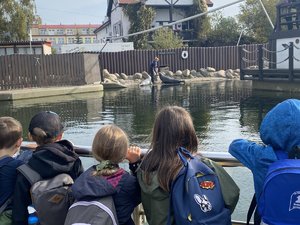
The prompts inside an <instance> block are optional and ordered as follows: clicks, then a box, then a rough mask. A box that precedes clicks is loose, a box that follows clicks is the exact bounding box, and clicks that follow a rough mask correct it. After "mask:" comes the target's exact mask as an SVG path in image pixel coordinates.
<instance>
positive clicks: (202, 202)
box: [194, 194, 212, 212]
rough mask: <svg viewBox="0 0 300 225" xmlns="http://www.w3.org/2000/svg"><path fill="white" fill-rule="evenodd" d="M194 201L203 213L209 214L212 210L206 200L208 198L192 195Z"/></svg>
mask: <svg viewBox="0 0 300 225" xmlns="http://www.w3.org/2000/svg"><path fill="white" fill-rule="evenodd" d="M194 199H195V201H196V202H197V204H198V205H199V206H200V209H201V210H202V211H203V212H209V211H211V209H212V205H211V203H210V201H209V200H208V198H207V197H206V196H205V195H202V196H201V195H198V194H194Z"/></svg>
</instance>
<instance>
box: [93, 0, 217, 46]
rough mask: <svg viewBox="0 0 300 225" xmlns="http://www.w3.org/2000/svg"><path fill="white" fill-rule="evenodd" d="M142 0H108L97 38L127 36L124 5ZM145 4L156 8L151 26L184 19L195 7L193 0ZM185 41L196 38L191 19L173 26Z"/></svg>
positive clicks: (153, 0) (147, 0) (152, 0)
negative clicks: (189, 10)
mask: <svg viewBox="0 0 300 225" xmlns="http://www.w3.org/2000/svg"><path fill="white" fill-rule="evenodd" d="M140 1H141V0H108V7H107V13H106V18H105V21H104V23H103V24H102V25H101V27H98V28H97V29H96V30H95V34H96V37H97V40H99V42H106V41H107V40H108V39H109V37H118V36H126V35H127V34H128V31H129V28H130V21H129V19H128V16H127V15H126V14H125V13H124V10H123V7H124V6H126V5H130V4H136V3H140ZM206 3H207V6H209V7H212V6H213V3H212V2H211V1H210V0H206ZM143 4H145V5H146V6H151V7H153V9H154V10H155V12H156V13H155V18H154V19H153V21H152V24H151V27H152V28H154V27H157V26H162V25H166V24H168V23H170V22H174V21H177V20H181V19H184V18H186V17H188V16H187V11H188V9H190V8H191V7H194V3H193V0H177V1H165V0H144V2H143ZM173 30H176V31H177V32H178V33H179V35H180V36H181V37H182V38H183V40H184V41H186V42H188V41H192V39H194V38H195V37H194V35H193V33H194V32H193V27H192V24H191V22H190V21H186V22H183V23H179V24H176V25H174V26H173ZM110 41H112V42H123V40H122V39H113V40H110Z"/></svg>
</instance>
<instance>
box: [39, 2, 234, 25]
mask: <svg viewBox="0 0 300 225" xmlns="http://www.w3.org/2000/svg"><path fill="white" fill-rule="evenodd" d="M211 1H212V2H213V3H214V7H213V8H209V9H214V8H217V7H220V6H223V5H226V4H228V3H230V2H235V1H236V0H211ZM35 3H36V9H37V14H38V15H39V16H41V18H42V22H43V24H45V23H46V24H60V23H61V24H89V23H92V24H101V23H102V21H103V20H104V18H105V15H106V9H107V0H51V1H46V0H35ZM238 11H239V7H238V4H236V5H233V6H230V7H227V8H226V9H223V14H224V15H225V16H230V15H235V14H237V13H238Z"/></svg>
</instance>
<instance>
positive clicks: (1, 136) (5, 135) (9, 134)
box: [0, 116, 23, 149]
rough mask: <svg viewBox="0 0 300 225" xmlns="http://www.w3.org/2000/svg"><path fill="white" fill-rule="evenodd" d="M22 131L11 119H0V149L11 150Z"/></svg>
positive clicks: (19, 125) (19, 124) (20, 126)
mask: <svg viewBox="0 0 300 225" xmlns="http://www.w3.org/2000/svg"><path fill="white" fill-rule="evenodd" d="M22 134H23V129H22V125H21V123H20V122H19V121H18V120H16V119H14V118H12V117H8V116H6V117H0V149H4V148H11V147H12V146H13V145H14V144H15V143H16V142H17V141H18V140H19V139H20V138H22Z"/></svg>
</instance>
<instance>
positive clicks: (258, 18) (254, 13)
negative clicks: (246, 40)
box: [238, 0, 279, 43]
mask: <svg viewBox="0 0 300 225" xmlns="http://www.w3.org/2000/svg"><path fill="white" fill-rule="evenodd" d="M262 2H263V4H264V6H265V8H266V11H267V12H268V14H269V16H270V18H271V20H272V21H273V23H275V19H276V4H277V3H278V2H279V1H278V0H262ZM240 9H241V13H240V14H239V16H238V18H239V22H240V24H241V25H242V27H243V28H244V29H245V31H246V33H247V35H248V36H252V37H253V38H255V40H256V41H257V42H260V43H264V42H267V41H268V38H269V36H270V34H271V33H272V30H273V29H272V27H271V25H270V23H269V21H268V19H267V16H266V14H265V13H264V11H263V8H262V6H261V4H260V1H257V0H246V2H245V4H243V5H241V7H240Z"/></svg>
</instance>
